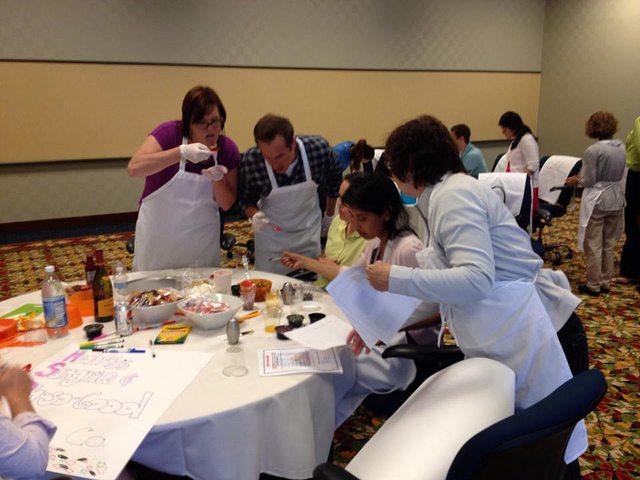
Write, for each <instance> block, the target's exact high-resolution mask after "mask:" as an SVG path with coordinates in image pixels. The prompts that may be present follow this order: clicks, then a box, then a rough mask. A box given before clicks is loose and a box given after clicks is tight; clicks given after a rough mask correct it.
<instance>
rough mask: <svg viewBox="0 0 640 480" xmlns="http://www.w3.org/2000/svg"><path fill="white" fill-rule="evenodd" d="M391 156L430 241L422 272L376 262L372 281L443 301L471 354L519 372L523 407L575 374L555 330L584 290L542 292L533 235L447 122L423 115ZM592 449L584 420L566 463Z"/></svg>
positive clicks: (392, 143)
mask: <svg viewBox="0 0 640 480" xmlns="http://www.w3.org/2000/svg"><path fill="white" fill-rule="evenodd" d="M385 154H386V155H387V158H388V159H389V164H390V166H391V171H392V173H393V175H394V177H395V178H396V182H397V183H398V185H399V186H400V188H401V189H402V190H403V191H404V192H405V193H407V194H409V195H414V196H416V197H418V208H419V209H420V211H421V212H422V216H423V218H424V220H425V223H426V230H427V232H428V233H427V238H428V242H427V247H426V248H425V249H424V250H423V251H422V252H419V253H418V254H417V260H418V262H419V264H420V267H419V268H407V267H404V266H400V265H390V264H389V263H387V262H384V261H380V262H376V263H374V264H371V265H369V266H368V267H367V277H368V279H369V281H370V282H371V285H372V286H373V287H374V288H376V289H377V290H381V291H390V292H392V293H396V294H402V295H408V296H413V297H417V298H419V299H421V300H422V301H424V302H432V303H437V304H439V306H440V313H441V317H442V321H443V324H444V322H446V323H447V324H448V325H449V329H450V331H451V333H452V334H453V336H454V337H455V339H456V341H457V343H458V345H459V347H460V349H461V350H462V352H463V353H464V354H465V356H467V357H486V358H492V359H496V360H498V361H500V362H502V363H504V364H506V365H507V366H509V367H510V368H511V369H513V370H514V371H515V372H516V396H515V403H516V408H518V409H520V408H526V407H528V406H530V405H532V404H534V403H535V402H537V401H538V400H541V399H542V398H544V397H546V396H547V395H549V394H550V393H551V392H552V391H553V390H555V389H556V388H557V387H558V386H560V385H561V384H563V383H564V382H565V381H567V380H568V379H570V378H571V376H572V374H571V370H570V368H569V364H568V362H567V358H566V357H565V354H564V353H563V349H562V346H561V344H560V342H559V340H558V335H556V332H557V331H558V330H560V329H561V328H562V327H563V326H564V325H565V324H566V323H567V318H568V317H569V316H570V314H571V312H572V311H573V309H574V308H575V306H576V305H577V304H576V303H575V300H576V299H575V296H573V295H572V294H571V292H567V291H566V290H565V289H563V288H560V287H558V288H559V289H560V290H559V291H558V292H557V297H556V298H555V299H554V300H553V301H549V300H548V299H547V300H546V301H547V303H545V299H543V298H541V296H540V295H539V294H538V290H537V285H536V280H537V278H538V277H539V273H541V271H540V269H541V266H542V260H541V259H540V257H539V256H538V255H536V254H535V253H534V252H533V250H532V248H531V241H530V239H529V235H528V234H527V233H526V232H525V231H524V230H522V229H521V228H520V227H519V226H518V225H517V223H516V221H515V218H514V217H513V215H512V214H511V213H510V212H509V210H508V209H507V208H506V206H505V205H504V203H503V202H502V201H501V200H500V198H498V196H497V195H496V194H495V193H494V192H493V191H492V190H491V189H490V188H488V187H487V186H486V185H484V184H482V183H480V182H478V181H477V180H475V179H474V178H473V177H471V176H469V175H466V174H464V173H463V172H464V167H463V165H462V161H461V160H460V158H459V156H458V149H457V147H456V145H455V143H454V142H453V140H452V138H451V136H450V134H449V131H448V129H447V128H446V127H445V126H444V125H443V124H442V123H441V122H440V121H439V120H437V119H436V118H434V117H431V116H422V117H418V118H417V119H415V120H411V121H409V122H407V123H405V124H404V125H401V126H399V127H398V128H396V129H395V130H394V131H393V132H392V133H391V135H390V136H389V138H388V140H387V144H386V148H385ZM563 277H564V276H563ZM551 288H552V287H550V290H549V291H551ZM547 305H549V307H547ZM561 306H562V308H561ZM547 308H549V309H550V313H547ZM551 310H552V312H551ZM560 310H562V311H560ZM550 314H551V316H550ZM353 348H356V349H357V348H361V345H353ZM586 446H587V442H586V430H585V428H584V423H580V424H579V425H578V426H577V427H576V430H574V434H573V436H572V438H571V441H570V443H569V447H568V449H567V451H566V453H565V459H566V460H567V462H570V461H573V460H575V459H576V458H577V457H578V456H579V455H580V454H582V453H583V452H584V450H585V449H586Z"/></svg>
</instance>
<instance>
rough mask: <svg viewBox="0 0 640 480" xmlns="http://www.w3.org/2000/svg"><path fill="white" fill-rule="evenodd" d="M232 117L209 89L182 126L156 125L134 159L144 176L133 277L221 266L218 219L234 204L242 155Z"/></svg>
mask: <svg viewBox="0 0 640 480" xmlns="http://www.w3.org/2000/svg"><path fill="white" fill-rule="evenodd" d="M226 120H227V111H226V110H225V108H224V105H223V104H222V101H221V100H220V97H219V96H218V94H216V92H214V91H213V90H212V89H211V88H209V87H203V86H196V87H193V88H192V89H191V90H189V91H188V92H187V94H186V95H185V97H184V100H183V101H182V119H181V120H172V121H169V122H164V123H161V124H160V125H158V126H157V127H156V128H155V129H154V130H153V131H152V132H151V133H150V134H149V136H148V137H147V138H146V139H145V141H144V142H143V143H142V145H141V146H140V148H138V150H137V151H136V153H135V154H134V155H133V157H132V158H131V160H129V165H128V167H127V170H128V173H129V176H130V177H136V178H141V177H144V179H145V182H144V190H143V192H142V196H141V197H140V210H139V212H138V221H137V223H136V235H135V246H134V259H133V269H134V270H160V269H165V268H177V267H186V266H191V265H194V264H195V263H197V264H198V265H199V266H202V267H213V266H217V265H219V263H220V213H219V208H221V209H222V210H228V209H229V208H231V206H232V205H233V204H234V202H235V199H236V190H237V186H238V169H237V167H238V164H239V162H240V152H239V151H238V147H237V146H236V144H235V143H234V142H233V140H231V139H230V138H229V137H227V136H226V135H223V133H222V132H223V131H224V124H225V122H226Z"/></svg>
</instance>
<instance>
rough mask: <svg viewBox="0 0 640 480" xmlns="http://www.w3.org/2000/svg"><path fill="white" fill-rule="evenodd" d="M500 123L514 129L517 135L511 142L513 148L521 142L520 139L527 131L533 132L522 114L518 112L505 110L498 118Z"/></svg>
mask: <svg viewBox="0 0 640 480" xmlns="http://www.w3.org/2000/svg"><path fill="white" fill-rule="evenodd" d="M498 125H500V126H501V127H504V128H509V129H511V130H513V133H515V134H516V137H515V138H514V139H513V141H512V142H511V148H516V147H517V146H518V144H519V143H520V139H521V138H522V137H523V136H524V135H525V134H527V133H531V129H530V128H529V126H528V125H525V124H524V122H523V121H522V118H521V117H520V115H518V114H517V113H516V112H504V113H503V114H502V115H501V116H500V120H498Z"/></svg>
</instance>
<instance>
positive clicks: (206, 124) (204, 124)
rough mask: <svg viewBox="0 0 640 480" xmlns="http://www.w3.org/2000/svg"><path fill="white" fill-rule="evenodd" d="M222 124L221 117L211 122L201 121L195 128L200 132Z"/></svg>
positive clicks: (196, 123)
mask: <svg viewBox="0 0 640 480" xmlns="http://www.w3.org/2000/svg"><path fill="white" fill-rule="evenodd" d="M221 124H222V119H220V117H214V118H212V119H211V120H210V121H208V122H207V121H206V120H201V121H200V122H195V126H196V127H198V128H199V129H200V130H206V129H207V128H209V127H215V128H217V127H219V126H220V125H221Z"/></svg>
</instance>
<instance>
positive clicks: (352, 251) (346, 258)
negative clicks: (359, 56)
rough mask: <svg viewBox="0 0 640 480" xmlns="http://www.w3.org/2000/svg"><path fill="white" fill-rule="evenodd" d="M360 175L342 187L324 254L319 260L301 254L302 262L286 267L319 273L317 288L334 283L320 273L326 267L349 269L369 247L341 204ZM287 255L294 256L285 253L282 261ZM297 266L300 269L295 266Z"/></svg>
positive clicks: (343, 183) (347, 210)
mask: <svg viewBox="0 0 640 480" xmlns="http://www.w3.org/2000/svg"><path fill="white" fill-rule="evenodd" d="M360 175H363V173H361V172H355V173H350V174H349V175H347V176H346V177H345V178H344V180H342V183H341V184H340V190H339V191H338V201H337V207H338V215H334V218H333V221H332V222H331V226H330V227H329V232H328V234H327V243H326V245H325V247H324V255H321V256H320V257H319V258H318V259H317V260H316V259H314V258H309V257H305V256H304V255H301V256H300V261H299V263H294V264H291V265H290V264H286V265H285V266H287V267H289V266H292V267H294V268H305V269H307V270H311V271H313V272H316V273H318V274H320V277H319V278H318V280H317V281H316V285H317V286H318V287H320V288H325V287H326V286H327V285H328V284H329V282H330V281H331V279H329V278H327V277H325V276H323V275H322V274H321V273H320V271H324V270H325V268H324V265H333V266H336V267H338V268H339V267H340V266H347V267H348V266H349V265H351V264H353V262H355V261H356V260H357V259H358V258H359V257H360V255H361V254H362V250H363V249H364V246H365V244H366V240H365V239H364V238H362V236H361V235H360V234H359V233H358V230H357V229H356V227H355V225H354V223H353V222H351V214H350V213H349V209H348V208H347V207H346V206H345V205H344V203H342V197H343V196H344V194H345V192H346V191H347V189H348V188H349V186H350V185H351V181H352V180H353V179H354V178H358V177H359V176H360ZM288 256H291V255H290V254H289V252H286V251H285V252H284V253H283V259H285V261H286V259H287V257H288ZM281 261H282V259H281ZM296 265H298V266H297V267H296ZM328 268H332V267H328Z"/></svg>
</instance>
